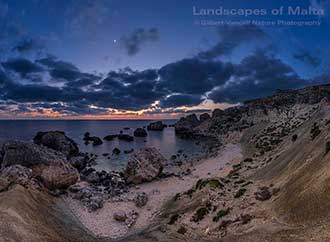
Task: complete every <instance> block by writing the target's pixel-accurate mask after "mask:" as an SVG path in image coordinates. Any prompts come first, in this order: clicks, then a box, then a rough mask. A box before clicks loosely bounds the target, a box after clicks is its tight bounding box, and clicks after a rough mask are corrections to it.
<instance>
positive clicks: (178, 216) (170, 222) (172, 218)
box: [168, 214, 180, 225]
mask: <svg viewBox="0 0 330 242" xmlns="http://www.w3.org/2000/svg"><path fill="white" fill-rule="evenodd" d="M179 218H180V215H179V214H174V215H172V216H171V218H170V221H169V222H168V224H169V225H172V224H175V222H176V221H177V220H178V219H179Z"/></svg>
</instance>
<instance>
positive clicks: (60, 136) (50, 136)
mask: <svg viewBox="0 0 330 242" xmlns="http://www.w3.org/2000/svg"><path fill="white" fill-rule="evenodd" d="M33 141H34V143H35V144H37V145H44V146H46V147H48V148H51V149H53V150H57V151H60V152H62V153H63V154H64V155H66V156H67V157H71V156H75V155H78V153H79V148H78V145H77V144H76V143H75V142H74V141H73V140H72V139H70V138H69V137H67V136H66V135H65V133H64V132H60V131H49V132H38V133H37V135H36V136H35V137H34V139H33Z"/></svg>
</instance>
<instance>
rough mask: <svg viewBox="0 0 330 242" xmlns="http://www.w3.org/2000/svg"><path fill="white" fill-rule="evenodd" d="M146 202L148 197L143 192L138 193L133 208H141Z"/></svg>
mask: <svg viewBox="0 0 330 242" xmlns="http://www.w3.org/2000/svg"><path fill="white" fill-rule="evenodd" d="M148 200H149V198H148V195H147V194H146V193H145V192H139V193H137V194H136V196H135V197H134V203H135V206H137V207H138V208H142V207H144V206H145V205H147V203H148Z"/></svg>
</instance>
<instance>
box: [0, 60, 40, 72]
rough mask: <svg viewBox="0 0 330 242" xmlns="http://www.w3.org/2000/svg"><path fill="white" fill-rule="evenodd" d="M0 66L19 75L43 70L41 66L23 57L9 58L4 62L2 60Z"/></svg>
mask: <svg viewBox="0 0 330 242" xmlns="http://www.w3.org/2000/svg"><path fill="white" fill-rule="evenodd" d="M2 66H3V67H4V68H5V69H7V70H11V71H14V72H17V73H19V74H20V75H21V77H25V76H26V75H27V74H30V73H36V72H42V71H43V68H42V67H41V66H39V65H37V64H36V63H34V62H31V61H30V60H28V59H24V58H16V59H10V60H8V61H6V62H3V63H2Z"/></svg>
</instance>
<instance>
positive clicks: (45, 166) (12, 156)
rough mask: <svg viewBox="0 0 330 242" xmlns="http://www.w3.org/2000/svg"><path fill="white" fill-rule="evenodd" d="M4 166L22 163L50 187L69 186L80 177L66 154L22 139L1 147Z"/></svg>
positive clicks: (6, 143)
mask: <svg viewBox="0 0 330 242" xmlns="http://www.w3.org/2000/svg"><path fill="white" fill-rule="evenodd" d="M1 153H2V154H3V158H2V164H1V166H2V168H5V167H9V166H13V165H21V166H24V167H27V168H31V169H32V174H33V177H37V178H39V179H40V180H41V181H42V182H43V184H44V185H45V186H46V187H47V188H49V189H61V188H67V187H69V186H70V185H72V184H74V183H75V182H77V180H78V179H79V173H78V171H77V170H76V169H75V168H73V167H72V166H71V165H70V164H69V162H68V161H67V159H66V156H65V155H64V154H63V153H61V152H58V151H55V150H52V149H49V148H47V147H45V146H39V145H36V144H33V143H26V142H21V141H8V142H5V143H4V145H3V146H2V148H1Z"/></svg>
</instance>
